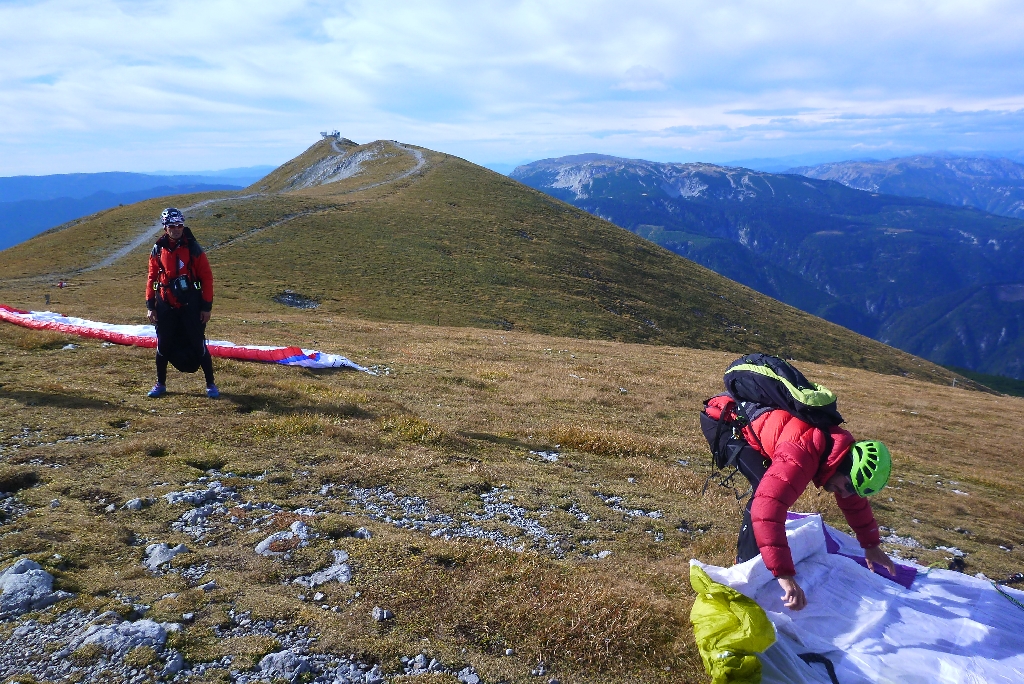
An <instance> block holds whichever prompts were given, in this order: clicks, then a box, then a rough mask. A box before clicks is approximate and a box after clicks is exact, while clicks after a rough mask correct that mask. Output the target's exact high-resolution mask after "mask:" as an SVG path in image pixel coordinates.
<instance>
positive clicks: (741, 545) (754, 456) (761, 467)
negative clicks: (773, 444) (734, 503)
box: [736, 449, 771, 563]
mask: <svg viewBox="0 0 1024 684" xmlns="http://www.w3.org/2000/svg"><path fill="white" fill-rule="evenodd" d="M736 465H737V466H739V469H740V473H742V474H743V477H745V478H747V482H749V483H750V487H751V489H752V491H751V493H750V500H749V501H747V505H746V507H745V508H744V509H743V524H742V525H740V536H739V538H738V539H737V540H736V562H737V563H743V562H744V561H748V560H750V559H751V558H753V557H754V556H756V555H758V554H759V553H761V549H759V548H758V546H757V539H755V538H754V525H753V523H752V522H751V520H750V508H751V506H753V505H754V495H755V494H757V487H758V485H760V484H761V478H763V477H764V474H765V472H767V470H768V466H769V465H771V461H769V460H768V459H767V458H765V457H764V456H762V455H761V454H759V453H757V452H756V451H754V450H753V449H744V450H743V451H741V452H740V457H739V460H738V461H737V463H736Z"/></svg>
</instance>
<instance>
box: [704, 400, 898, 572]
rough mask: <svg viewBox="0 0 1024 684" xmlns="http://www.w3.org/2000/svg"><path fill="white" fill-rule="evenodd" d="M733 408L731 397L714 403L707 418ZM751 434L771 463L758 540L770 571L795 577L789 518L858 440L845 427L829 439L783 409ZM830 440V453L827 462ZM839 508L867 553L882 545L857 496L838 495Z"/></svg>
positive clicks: (757, 521) (757, 506)
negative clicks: (792, 509)
mask: <svg viewBox="0 0 1024 684" xmlns="http://www.w3.org/2000/svg"><path fill="white" fill-rule="evenodd" d="M728 402H732V399H730V398H729V397H726V396H722V397H715V398H714V399H712V400H711V403H709V404H708V409H709V411H708V414H709V415H711V409H712V404H714V407H715V409H716V410H717V411H721V410H722V409H726V407H727V403H728ZM711 417H712V418H715V417H716V416H714V415H711ZM752 428H753V429H752V430H751V427H748V428H746V429H744V436H745V437H746V438H747V442H748V443H749V444H750V445H751V446H753V447H754V448H755V449H757V450H758V451H759V452H761V453H762V454H763V455H764V456H766V457H767V458H768V459H770V460H771V465H770V466H769V467H768V471H767V472H766V473H765V474H764V477H763V478H762V480H761V484H760V485H759V486H758V488H757V492H756V493H755V494H754V503H753V506H752V507H751V510H750V518H751V521H752V522H753V526H754V538H755V539H756V540H757V545H758V547H759V548H760V549H761V558H762V559H763V560H764V564H765V566H767V568H768V569H769V570H771V571H772V574H773V575H775V576H776V577H779V576H780V575H795V574H796V568H795V567H794V566H793V555H792V554H791V553H790V551H789V544H788V543H787V541H786V513H787V512H788V511H789V507H790V506H792V505H793V504H794V503H796V500H797V499H798V498H800V495H801V494H803V492H804V490H805V489H806V488H807V485H808V484H810V483H811V482H814V484H815V485H817V486H818V487H821V486H823V485H824V484H825V482H826V481H827V480H828V479H829V478H830V477H832V475H834V474H835V472H836V469H837V468H838V467H839V462H840V461H842V460H843V456H845V455H846V452H847V451H848V450H849V448H850V447H851V446H852V445H853V442H854V439H853V435H851V434H850V433H849V432H847V431H846V430H844V429H842V428H840V427H833V428H830V429H829V430H828V432H827V433H826V431H824V430H822V429H820V428H816V427H812V426H810V425H808V424H807V423H805V422H804V421H802V420H800V419H799V418H797V417H796V416H794V415H792V414H791V413H788V412H786V411H782V410H779V409H776V410H772V411H769V412H767V413H765V414H762V415H761V416H758V417H757V418H755V419H754V422H753V425H752ZM755 435H756V438H755ZM829 437H831V449H830V451H829V453H828V455H827V457H826V458H824V459H823V458H822V455H823V454H824V453H825V449H826V448H827V447H828V446H829ZM758 440H760V441H758ZM762 446H763V447H764V449H763V450H762V449H761V447H762ZM836 503H838V504H839V509H840V510H841V511H842V512H843V515H844V516H846V521H847V522H848V523H849V524H850V527H852V528H853V531H854V532H855V533H856V535H857V541H859V542H860V545H861V546H862V547H863V548H865V549H868V548H872V547H875V546H878V545H879V544H880V543H881V540H880V539H879V536H878V524H877V523H876V522H875V516H874V513H872V511H871V504H870V503H868V500H867V499H866V498H864V497H860V496H857V495H856V494H853V495H851V496H848V497H845V498H844V497H841V496H839V495H838V494H837V495H836Z"/></svg>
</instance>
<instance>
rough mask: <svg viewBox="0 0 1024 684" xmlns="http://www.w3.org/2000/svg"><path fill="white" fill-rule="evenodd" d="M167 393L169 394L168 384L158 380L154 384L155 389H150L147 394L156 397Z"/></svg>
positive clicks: (151, 397) (152, 397)
mask: <svg viewBox="0 0 1024 684" xmlns="http://www.w3.org/2000/svg"><path fill="white" fill-rule="evenodd" d="M165 394H167V386H166V385H164V384H162V383H159V382H158V383H156V384H155V385H153V389H151V390H149V393H147V394H146V396H147V397H149V398H150V399H156V398H157V397H162V396H164V395H165Z"/></svg>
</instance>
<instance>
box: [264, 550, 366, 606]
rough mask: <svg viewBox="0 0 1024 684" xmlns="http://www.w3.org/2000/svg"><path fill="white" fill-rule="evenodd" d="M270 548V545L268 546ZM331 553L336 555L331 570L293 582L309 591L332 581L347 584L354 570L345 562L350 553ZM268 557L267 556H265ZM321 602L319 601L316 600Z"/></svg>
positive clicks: (297, 578)
mask: <svg viewBox="0 0 1024 684" xmlns="http://www.w3.org/2000/svg"><path fill="white" fill-rule="evenodd" d="M268 546H269V545H268ZM256 552H257V553H259V547H258V546H257V547H256ZM331 553H332V554H333V555H334V564H333V565H331V566H330V567H329V568H325V569H323V570H319V571H317V572H314V573H313V574H312V575H306V576H303V577H296V578H295V579H294V580H292V582H293V583H294V584H299V585H302V586H304V587H307V588H309V589H312V588H314V587H318V586H320V585H321V584H326V583H327V582H330V581H332V580H337V581H338V582H340V583H342V584H345V583H346V582H348V581H349V580H351V579H352V568H351V567H349V565H348V564H347V563H346V562H345V561H347V560H348V553H347V552H345V551H339V550H337V549H335V550H332V551H331ZM264 555H266V554H264ZM314 600H319V599H314Z"/></svg>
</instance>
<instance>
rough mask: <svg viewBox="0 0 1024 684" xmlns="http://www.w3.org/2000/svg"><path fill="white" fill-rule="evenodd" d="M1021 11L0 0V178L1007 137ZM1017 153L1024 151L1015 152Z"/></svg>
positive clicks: (764, 154) (733, 0) (1023, 41)
mask: <svg viewBox="0 0 1024 684" xmlns="http://www.w3.org/2000/svg"><path fill="white" fill-rule="evenodd" d="M1022 36H1024V3H1021V2H1017V1H1009V0H991V1H989V0H971V1H970V2H959V1H952V0H931V1H928V0H920V1H917V2H906V1H900V0H885V1H877V2H863V1H857V0H846V1H844V2H841V3H827V2H821V1H820V0H816V1H814V2H804V1H800V2H796V1H791V0H774V1H773V2H767V1H764V0H759V1H756V2H755V1H742V0H717V1H709V2H689V1H686V0H672V1H668V2H647V1H643V0H639V1H634V2H630V3H623V2H604V1H602V0H588V1H587V2H582V1H579V2H558V1H557V0H543V1H536V2H532V1H531V2H488V1H486V0H483V1H475V2H469V1H443V0H417V1H416V2H385V1H382V0H377V1H376V2H370V1H366V2H364V1H356V2H328V1H303V0H274V2H262V1H260V0H247V1H246V2H239V1H234V0H203V1H201V2H193V1H191V0H184V1H180V2H163V1H161V0H136V1H131V2H127V1H117V0H49V1H42V2H40V1H34V0H0V65H2V66H0V175H16V174H43V173H69V172H88V171H110V170H121V171H151V170H154V169H179V170H200V169H214V168H225V167H239V166H248V165H256V164H278V163H281V162H283V161H285V160H287V159H289V158H291V157H293V156H295V155H296V154H298V153H299V152H301V151H302V150H303V149H305V148H306V147H307V146H308V145H310V144H312V143H313V142H314V141H315V140H316V139H317V138H318V132H319V131H321V130H325V129H335V128H336V129H338V130H339V131H341V133H342V134H343V135H344V136H346V137H349V138H351V139H353V140H356V141H357V142H368V141H370V140H375V139H379V138H390V139H397V140H400V141H403V142H408V143H414V144H418V145H424V146H426V147H430V148H432V149H438V150H443V151H446V152H450V153H453V154H457V155H459V156H462V157H465V158H467V159H470V160H471V161H474V162H477V163H481V164H489V165H501V164H514V163H518V162H522V161H528V160H534V159H539V158H544V157H552V156H560V155H564V154H577V153H583V152H602V153H607V154H615V155H619V156H628V157H641V158H647V159H654V160H660V161H728V160H736V159H753V158H776V157H785V158H789V159H793V160H794V161H796V162H811V161H826V160H836V159H846V158H865V157H875V158H887V157H893V156H898V155H903V154H911V153H918V152H928V151H936V150H948V151H953V152H971V151H989V152H995V153H1008V154H1013V155H1020V154H1021V152H1022V151H1024V38H1022ZM1019 158H1021V157H1019Z"/></svg>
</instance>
